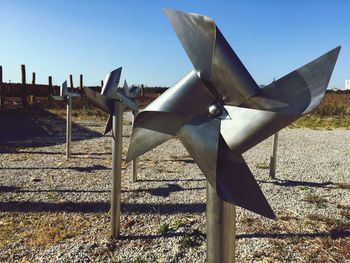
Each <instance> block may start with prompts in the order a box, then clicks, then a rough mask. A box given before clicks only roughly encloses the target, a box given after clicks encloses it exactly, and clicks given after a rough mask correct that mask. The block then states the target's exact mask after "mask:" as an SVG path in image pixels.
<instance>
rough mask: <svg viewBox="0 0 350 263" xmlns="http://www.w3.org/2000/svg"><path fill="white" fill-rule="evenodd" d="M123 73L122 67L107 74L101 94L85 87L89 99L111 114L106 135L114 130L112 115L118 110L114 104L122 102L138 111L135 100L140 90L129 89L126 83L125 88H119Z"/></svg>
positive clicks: (105, 131)
mask: <svg viewBox="0 0 350 263" xmlns="http://www.w3.org/2000/svg"><path fill="white" fill-rule="evenodd" d="M121 72H122V68H121V67H120V68H117V69H115V70H113V71H112V72H110V73H109V74H107V76H106V78H105V81H104V85H103V87H102V89H101V93H99V92H98V91H96V90H93V89H91V88H86V87H84V90H85V94H86V96H87V97H88V99H89V100H91V102H92V103H93V104H95V105H96V106H97V107H98V108H100V109H101V110H103V111H105V112H107V113H109V114H110V115H109V118H108V121H107V123H106V127H105V130H104V134H107V133H108V132H110V131H111V130H112V114H113V113H114V112H115V110H117V109H115V103H114V102H115V101H116V100H118V101H122V102H123V104H124V105H125V106H127V107H129V108H130V109H132V110H135V111H136V110H138V107H137V104H136V102H135V99H136V98H137V95H138V92H139V89H136V88H134V87H131V88H129V86H128V85H127V83H126V81H125V82H124V87H123V88H119V87H118V85H119V81H120V76H121ZM131 90H132V91H131Z"/></svg>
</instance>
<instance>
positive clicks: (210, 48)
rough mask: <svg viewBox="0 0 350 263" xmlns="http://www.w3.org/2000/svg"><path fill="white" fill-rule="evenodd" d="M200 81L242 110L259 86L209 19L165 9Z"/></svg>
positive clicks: (226, 101)
mask: <svg viewBox="0 0 350 263" xmlns="http://www.w3.org/2000/svg"><path fill="white" fill-rule="evenodd" d="M164 13H165V14H166V16H167V17H168V19H169V21H170V23H171V24H172V26H173V28H174V30H175V32H176V34H177V36H178V38H179V40H180V41H181V44H182V46H183V47H184V49H185V51H186V53H187V55H188V56H189V58H190V60H191V62H192V64H193V66H194V68H195V69H196V71H197V72H198V74H200V78H201V79H202V80H203V81H204V82H205V83H206V84H207V86H208V88H209V89H211V90H212V92H214V93H216V94H217V96H219V97H220V98H221V99H222V100H223V102H224V103H225V104H227V105H234V106H238V105H239V104H241V103H242V102H244V101H246V100H247V99H248V98H250V97H251V96H253V95H254V94H255V93H257V92H258V91H259V87H258V85H257V84H256V83H255V81H254V79H253V78H252V76H251V75H250V74H249V72H248V71H247V69H246V68H245V67H244V65H243V64H242V62H241V61H240V59H239V58H238V56H237V55H236V53H235V52H234V51H233V50H232V48H231V47H230V45H229V44H228V43H227V41H226V39H225V38H224V36H223V35H222V34H221V32H220V30H219V29H218V28H217V26H216V25H215V22H214V21H213V20H212V19H210V18H209V17H206V16H202V15H198V14H193V13H184V12H180V11H176V10H170V9H164Z"/></svg>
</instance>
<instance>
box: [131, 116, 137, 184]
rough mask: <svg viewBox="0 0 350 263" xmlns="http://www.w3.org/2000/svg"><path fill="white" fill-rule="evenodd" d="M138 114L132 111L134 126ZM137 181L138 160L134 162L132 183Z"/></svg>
mask: <svg viewBox="0 0 350 263" xmlns="http://www.w3.org/2000/svg"><path fill="white" fill-rule="evenodd" d="M137 113H138V111H137V110H133V111H132V125H133V124H134V121H135V117H136V115H137ZM136 181H137V159H135V160H133V161H132V182H133V183H135V182H136Z"/></svg>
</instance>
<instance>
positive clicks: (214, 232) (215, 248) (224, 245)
mask: <svg viewBox="0 0 350 263" xmlns="http://www.w3.org/2000/svg"><path fill="white" fill-rule="evenodd" d="M235 221H236V208H235V206H234V205H232V204H230V203H228V202H225V201H223V200H222V199H221V198H220V197H219V196H218V194H217V192H216V191H215V189H214V188H213V187H212V186H211V185H210V184H209V183H207V262H208V263H217V262H220V263H232V262H234V261H235V239H236V238H235V232H236V231H235V230H236V226H235Z"/></svg>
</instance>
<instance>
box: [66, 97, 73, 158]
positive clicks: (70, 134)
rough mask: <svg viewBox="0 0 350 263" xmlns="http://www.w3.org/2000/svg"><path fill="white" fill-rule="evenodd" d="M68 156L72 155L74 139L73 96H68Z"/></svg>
mask: <svg viewBox="0 0 350 263" xmlns="http://www.w3.org/2000/svg"><path fill="white" fill-rule="evenodd" d="M66 125H67V127H66V146H67V149H66V156H67V158H70V156H71V151H70V147H71V141H72V97H71V96H70V95H68V96H67V123H66Z"/></svg>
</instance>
